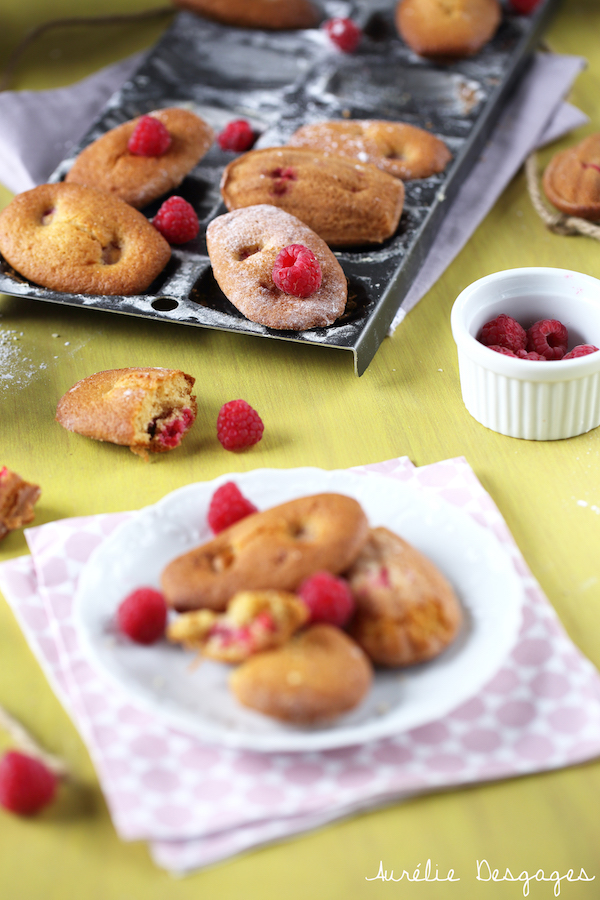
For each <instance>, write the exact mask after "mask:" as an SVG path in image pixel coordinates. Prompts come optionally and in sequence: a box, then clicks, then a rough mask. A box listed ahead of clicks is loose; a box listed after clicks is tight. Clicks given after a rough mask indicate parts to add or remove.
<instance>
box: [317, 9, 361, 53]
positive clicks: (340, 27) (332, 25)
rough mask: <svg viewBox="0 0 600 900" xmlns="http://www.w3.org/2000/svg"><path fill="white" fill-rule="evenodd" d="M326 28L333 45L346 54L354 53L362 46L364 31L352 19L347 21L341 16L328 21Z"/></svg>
mask: <svg viewBox="0 0 600 900" xmlns="http://www.w3.org/2000/svg"><path fill="white" fill-rule="evenodd" d="M324 28H325V31H326V32H327V36H328V37H329V40H330V41H331V43H332V44H335V46H336V47H338V48H339V49H340V50H342V51H343V52H344V53H354V51H355V50H356V48H357V47H358V45H359V44H360V39H361V37H362V31H361V29H360V28H359V26H358V25H357V24H356V22H353V21H352V19H345V18H342V17H341V16H338V17H336V18H334V19H328V21H327V22H325V25H324Z"/></svg>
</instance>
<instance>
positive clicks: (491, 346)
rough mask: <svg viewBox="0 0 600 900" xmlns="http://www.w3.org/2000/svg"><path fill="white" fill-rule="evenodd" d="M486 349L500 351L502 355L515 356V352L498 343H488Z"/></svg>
mask: <svg viewBox="0 0 600 900" xmlns="http://www.w3.org/2000/svg"><path fill="white" fill-rule="evenodd" d="M488 350H494V351H495V352H496V353H501V354H502V356H514V358H515V359H516V358H517V354H516V353H514V352H513V351H512V350H509V349H508V347H501V346H500V344H488Z"/></svg>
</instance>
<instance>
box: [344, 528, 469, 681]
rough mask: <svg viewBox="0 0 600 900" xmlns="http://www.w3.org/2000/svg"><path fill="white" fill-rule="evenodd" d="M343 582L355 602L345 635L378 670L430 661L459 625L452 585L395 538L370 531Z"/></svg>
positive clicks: (460, 617)
mask: <svg viewBox="0 0 600 900" xmlns="http://www.w3.org/2000/svg"><path fill="white" fill-rule="evenodd" d="M346 578H347V579H348V582H349V584H350V588H351V590H352V593H353V595H354V599H355V601H356V611H355V613H354V616H353V618H352V620H351V621H350V623H349V625H348V631H349V633H350V634H351V635H352V637H353V638H354V639H355V640H356V641H357V643H359V644H360V646H361V647H362V648H363V650H364V651H365V653H366V654H367V656H369V658H370V659H371V660H372V661H373V662H374V663H376V664H377V665H381V666H411V665H414V664H416V663H421V662H425V661H426V660H430V659H433V658H434V657H435V656H437V655H438V654H440V653H441V652H442V650H444V649H445V648H446V647H447V646H448V645H449V644H450V643H451V642H452V641H453V640H454V638H455V637H456V635H457V633H458V630H459V628H460V625H461V623H462V621H463V614H462V609H461V606H460V603H459V601H458V598H457V597H456V594H455V593H454V590H453V589H452V586H451V585H450V584H449V582H448V581H447V579H446V578H445V577H444V576H443V575H442V573H441V572H440V571H439V569H438V568H437V567H436V566H434V564H433V563H432V562H431V560H429V559H427V558H426V557H425V556H423V554H422V553H420V552H419V551H418V550H416V549H415V548H414V547H412V546H411V545H410V544H408V543H407V542H406V541H405V540H403V538H401V537H399V535H397V534H394V533H393V532H392V531H389V530H388V529H387V528H374V529H372V530H371V532H370V535H369V539H368V540H367V542H366V543H365V545H364V547H363V549H362V550H361V552H360V554H359V555H358V557H357V558H356V560H355V562H354V563H353V565H352V566H351V567H350V569H349V570H348V571H347V572H346Z"/></svg>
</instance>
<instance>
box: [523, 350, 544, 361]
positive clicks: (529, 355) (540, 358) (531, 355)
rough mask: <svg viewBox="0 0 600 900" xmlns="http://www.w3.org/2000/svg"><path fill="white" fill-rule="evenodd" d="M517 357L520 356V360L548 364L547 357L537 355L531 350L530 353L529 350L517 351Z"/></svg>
mask: <svg viewBox="0 0 600 900" xmlns="http://www.w3.org/2000/svg"><path fill="white" fill-rule="evenodd" d="M515 356H518V358H519V359H530V360H532V361H533V362H547V360H546V357H545V356H542V354H541V353H536V352H535V351H534V350H530V351H529V353H528V352H527V350H517V352H516V353H515Z"/></svg>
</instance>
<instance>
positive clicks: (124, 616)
mask: <svg viewBox="0 0 600 900" xmlns="http://www.w3.org/2000/svg"><path fill="white" fill-rule="evenodd" d="M117 623H118V625H119V628H120V629H121V631H122V632H123V634H126V635H127V637H129V638H131V640H132V641H135V642H136V644H154V643H155V642H156V641H157V640H158V639H159V638H161V637H162V636H163V634H164V632H165V626H166V624H167V604H166V603H165V598H164V597H163V595H162V594H161V593H160V591H156V590H154V588H148V587H142V588H137V590H135V591H132V592H131V594H128V595H127V597H125V599H124V600H123V601H122V603H121V604H120V605H119V608H118V609H117Z"/></svg>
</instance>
